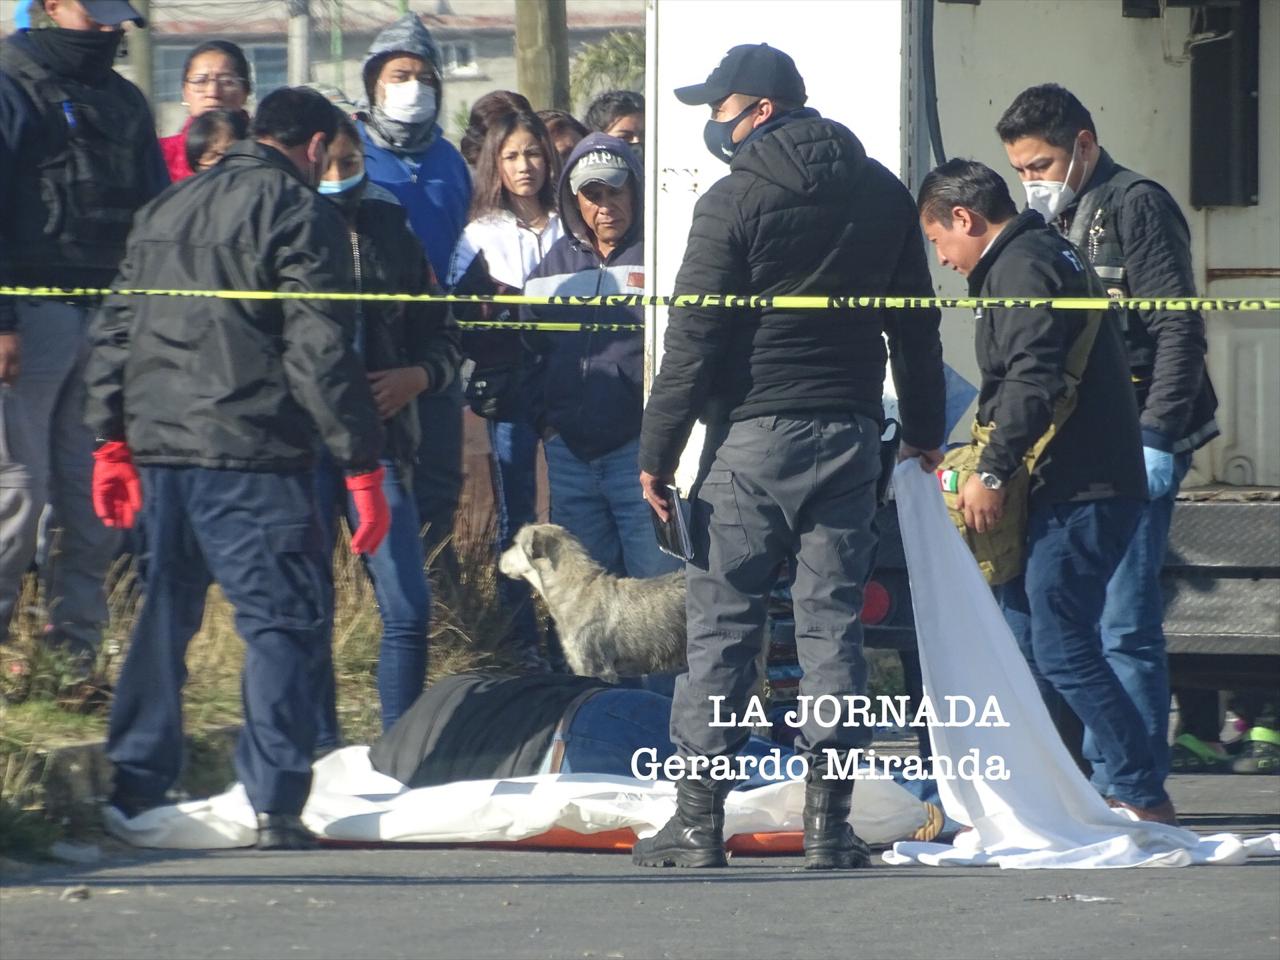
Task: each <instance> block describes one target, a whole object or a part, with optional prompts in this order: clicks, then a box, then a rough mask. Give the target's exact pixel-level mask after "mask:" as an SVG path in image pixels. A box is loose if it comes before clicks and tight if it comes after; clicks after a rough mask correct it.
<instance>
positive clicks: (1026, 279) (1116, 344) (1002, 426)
mask: <svg viewBox="0 0 1280 960" xmlns="http://www.w3.org/2000/svg"><path fill="white" fill-rule="evenodd" d="M969 294H970V296H976V297H1015V296H1016V297H1098V296H1105V294H1104V292H1103V289H1102V286H1101V281H1099V280H1098V278H1097V276H1096V275H1095V274H1094V273H1093V271H1092V270H1091V269H1090V268H1089V267H1088V265H1086V264H1085V263H1084V262H1083V261H1082V260H1081V259H1080V255H1079V254H1078V252H1077V251H1076V249H1075V248H1074V247H1072V246H1071V244H1070V243H1068V242H1067V241H1066V240H1065V239H1064V238H1063V237H1061V236H1060V235H1058V234H1057V233H1056V232H1055V231H1054V230H1053V229H1051V228H1050V227H1049V226H1048V225H1047V224H1046V223H1045V222H1044V219H1043V218H1042V217H1041V216H1040V214H1038V213H1036V212H1035V211H1034V210H1028V211H1026V212H1024V213H1023V214H1022V215H1021V216H1019V217H1018V218H1017V219H1016V220H1013V221H1012V222H1010V223H1009V225H1008V226H1006V227H1005V228H1004V230H1002V231H1001V232H1000V235H999V236H998V237H997V238H996V241H995V243H993V244H992V246H991V249H989V250H988V251H987V252H986V254H985V255H984V256H983V257H982V259H981V260H980V261H978V265H977V267H975V268H974V270H973V272H972V273H970V274H969ZM976 320H977V322H976V324H975V338H976V347H977V354H978V368H979V369H980V370H981V371H982V386H981V388H980V390H979V392H978V420H979V421H980V422H982V423H995V425H996V428H995V430H994V431H993V432H992V437H991V445H990V446H989V447H988V448H987V450H986V452H985V453H984V454H983V456H982V461H981V466H982V469H983V470H985V471H988V472H990V473H994V474H995V475H996V476H998V477H1000V478H1001V479H1007V478H1008V477H1009V475H1010V474H1012V473H1013V471H1014V470H1015V469H1016V468H1017V466H1018V464H1019V463H1020V462H1021V460H1022V458H1023V456H1024V455H1025V454H1026V452H1027V450H1029V449H1030V448H1031V445H1032V444H1034V443H1035V442H1036V440H1038V439H1039V438H1040V437H1041V436H1042V435H1043V434H1044V432H1045V431H1046V430H1047V429H1048V428H1049V424H1050V422H1051V421H1052V419H1053V404H1054V401H1055V400H1057V398H1058V397H1059V396H1061V395H1062V393H1063V391H1064V390H1065V388H1066V380H1065V378H1064V376H1063V372H1064V370H1065V367H1066V361H1067V354H1068V353H1069V352H1070V350H1071V346H1072V344H1074V343H1075V341H1076V338H1077V337H1078V336H1079V335H1080V332H1081V330H1083V329H1084V325H1085V320H1086V314H1085V313H1084V311H1081V310H1054V309H1051V308H1049V307H1017V308H1007V307H991V308H988V309H984V310H979V311H978V312H977V317H976ZM1031 496H1032V499H1033V502H1041V503H1063V502H1067V501H1073V500H1099V499H1103V498H1105V497H1117V496H1121V497H1134V498H1137V499H1140V500H1145V499H1146V497H1147V479H1146V469H1145V467H1144V466H1143V461H1142V442H1141V439H1140V437H1139V433H1138V406H1137V403H1136V402H1135V400H1134V397H1133V390H1132V389H1131V388H1130V386H1129V370H1128V364H1127V363H1126V361H1125V354H1124V342H1123V341H1122V340H1121V338H1120V328H1119V322H1118V321H1117V320H1116V315H1115V313H1114V312H1111V311H1107V312H1106V313H1105V314H1104V315H1103V317H1102V326H1101V327H1100V328H1099V329H1098V334H1097V338H1096V339H1095V340H1094V344H1093V350H1092V352H1091V353H1090V354H1089V360H1088V363H1087V365H1086V366H1085V371H1084V376H1083V377H1082V378H1081V381H1080V387H1079V393H1078V400H1077V404H1076V409H1075V410H1074V412H1072V414H1071V416H1070V417H1069V418H1068V419H1067V422H1066V424H1065V425H1064V426H1063V428H1062V430H1061V432H1060V433H1059V434H1058V435H1057V436H1056V437H1054V438H1053V440H1052V441H1051V442H1050V443H1049V446H1048V448H1047V449H1046V450H1045V452H1044V454H1043V456H1041V458H1040V460H1039V462H1038V463H1037V464H1036V469H1035V472H1034V473H1033V474H1032V482H1031Z"/></svg>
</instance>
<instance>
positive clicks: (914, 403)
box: [640, 109, 945, 476]
mask: <svg viewBox="0 0 1280 960" xmlns="http://www.w3.org/2000/svg"><path fill="white" fill-rule="evenodd" d="M674 292H675V293H676V294H677V295H678V294H688V293H692V294H739V295H741V294H752V295H765V296H776V295H806V296H840V295H848V294H856V295H861V296H884V295H900V296H922V297H928V296H932V295H933V283H932V279H931V277H930V274H929V265H928V261H927V259H926V257H925V250H924V241H923V239H922V237H921V235H920V227H919V224H918V222H917V216H916V208H915V203H914V201H913V200H912V198H911V195H910V194H909V193H908V192H907V188H906V187H904V186H903V185H902V183H901V182H900V181H899V180H898V178H897V177H895V176H894V175H893V174H892V173H890V172H889V171H888V170H887V169H885V168H884V167H883V166H881V165H880V164H879V163H877V162H876V161H875V160H873V159H871V158H869V157H868V156H867V155H866V152H865V151H864V150H863V148H862V144H861V143H859V142H858V139H857V137H855V136H854V135H853V134H852V133H851V132H850V131H849V130H848V129H846V128H845V127H843V126H842V125H840V124H838V123H835V122H834V121H831V120H826V119H824V118H823V117H821V116H819V114H818V113H817V111H815V110H810V109H802V110H797V111H794V112H793V113H790V114H788V115H786V116H784V117H782V118H779V120H778V121H775V122H774V123H772V124H769V125H767V126H765V127H761V128H759V129H757V130H756V131H754V133H753V134H752V135H751V136H750V137H749V138H748V139H747V140H746V141H744V143H743V144H742V145H741V146H740V147H739V148H738V150H737V153H735V155H734V157H733V160H732V162H731V163H730V165H729V175H728V176H727V177H724V178H722V179H721V180H719V181H717V182H716V183H715V184H713V185H712V186H711V188H710V189H709V190H708V191H707V192H706V194H704V195H703V196H702V197H701V198H700V199H699V200H698V203H697V205H696V206H695V208H694V213H693V224H692V226H691V228H690V231H689V242H688V246H687V247H686V249H685V256H684V262H683V264H682V265H681V267H680V272H679V274H678V275H677V277H676V282H675V291H674ZM939 321H940V314H939V311H937V310H935V309H919V310H884V311H882V310H870V309H856V310H855V309H848V310H843V309H830V310H791V309H784V308H778V307H765V308H755V309H734V308H718V307H706V308H683V309H673V310H672V311H671V314H670V322H669V324H668V326H667V332H666V340H665V345H664V354H663V358H662V368H661V370H660V371H659V373H658V377H657V380H656V381H655V383H654V386H653V390H652V392H651V394H650V397H649V403H648V406H647V407H646V408H645V413H644V431H643V434H642V436H641V439H640V466H641V468H642V469H643V470H645V471H647V472H649V473H652V474H654V475H656V476H670V475H671V474H672V473H673V472H674V470H675V468H676V465H677V463H678V462H679V459H680V454H681V452H682V451H683V450H684V447H685V444H686V443H687V442H688V439H689V433H690V431H691V429H692V427H693V422H694V420H695V419H702V420H704V421H706V422H716V421H725V420H745V419H749V418H753V417H761V416H771V415H784V416H811V415H814V414H819V413H825V414H862V415H865V416H868V417H872V418H873V419H875V420H877V421H879V420H880V419H881V418H882V416H883V408H882V394H883V391H884V373H885V360H886V350H885V343H884V336H883V335H884V334H885V333H887V334H888V340H889V344H888V354H887V355H888V357H889V358H890V359H891V361H892V364H893V374H894V383H895V384H896V386H897V390H898V396H899V413H900V416H901V421H902V436H903V440H904V441H905V442H907V443H909V444H911V445H912V446H915V447H918V448H920V449H933V448H936V447H938V446H940V445H941V443H942V440H943V426H944V416H943V415H944V404H945V389H944V381H943V368H942V344H941V341H940V339H939V334H938V325H939Z"/></svg>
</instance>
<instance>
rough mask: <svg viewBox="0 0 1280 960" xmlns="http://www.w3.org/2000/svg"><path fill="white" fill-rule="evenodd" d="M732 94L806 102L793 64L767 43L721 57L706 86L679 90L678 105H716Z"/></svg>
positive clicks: (750, 45) (744, 46) (752, 45)
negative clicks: (679, 103)
mask: <svg viewBox="0 0 1280 960" xmlns="http://www.w3.org/2000/svg"><path fill="white" fill-rule="evenodd" d="M731 93H745V94H747V95H748V96H752V97H776V98H777V99H779V100H786V101H790V102H793V103H804V102H805V100H807V99H809V98H808V95H807V94H806V93H805V92H804V78H803V77H802V76H800V71H799V70H797V69H796V63H795V61H794V60H792V59H791V58H790V57H789V56H787V55H786V54H785V53H783V52H782V51H781V50H775V49H774V48H773V47H771V46H769V45H768V44H767V43H744V44H742V45H741V46H737V47H734V48H733V49H732V50H730V51H729V52H728V53H726V54H725V55H724V59H723V60H721V61H720V65H719V66H718V67H716V68H715V69H714V70H712V71H711V76H709V77H707V79H706V82H705V83H695V84H693V85H692V86H689V87H678V88H677V89H676V99H677V100H679V101H680V102H681V103H688V104H699V103H715V102H716V101H718V100H723V99H724V98H725V97H727V96H729V94H731Z"/></svg>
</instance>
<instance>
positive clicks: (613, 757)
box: [560, 689, 795, 790]
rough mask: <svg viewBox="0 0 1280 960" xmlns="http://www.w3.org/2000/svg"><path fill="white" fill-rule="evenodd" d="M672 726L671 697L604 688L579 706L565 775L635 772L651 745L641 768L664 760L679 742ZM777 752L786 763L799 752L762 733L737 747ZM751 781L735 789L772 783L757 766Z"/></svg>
mask: <svg viewBox="0 0 1280 960" xmlns="http://www.w3.org/2000/svg"><path fill="white" fill-rule="evenodd" d="M670 726H671V700H670V698H669V697H664V696H662V695H661V694H658V693H653V692H651V691H649V690H622V689H619V690H602V691H601V692H599V693H597V694H596V695H595V696H593V697H591V698H590V699H588V700H587V701H586V702H585V703H583V704H582V706H580V707H579V708H578V712H577V713H575V714H574V715H573V720H571V721H570V723H569V729H568V731H567V732H566V733H565V734H564V756H563V758H562V759H561V761H560V772H561V773H604V774H613V775H615V776H620V777H631V776H635V773H634V772H633V770H632V758H633V757H634V756H635V754H636V751H637V750H640V749H642V748H652V749H653V750H655V751H656V753H649V752H648V751H647V750H646V753H645V754H644V755H642V756H641V758H640V764H641V767H640V769H641V770H643V769H644V768H647V767H648V765H649V763H650V761H651V760H652V762H654V763H662V762H663V761H665V760H666V759H667V758H668V757H673V756H675V753H676V745H675V744H674V743H672V742H671V736H670V734H669V731H668V728H669V727H670ZM774 750H777V751H778V752H779V755H780V757H781V760H782V762H783V763H785V762H786V760H787V758H788V757H790V756H794V754H795V751H794V750H791V749H789V748H787V747H782V746H779V745H778V744H776V743H773V742H772V741H769V740H764V739H762V738H760V737H751V738H749V739H748V740H747V742H746V743H745V744H743V746H742V749H741V750H739V751H738V755H739V756H744V757H756V758H760V757H764V756H766V755H768V754H770V753H772V752H773V751H774ZM752 769H753V770H754V771H755V772H753V773H752V775H751V779H749V780H745V781H743V782H742V783H740V784H738V785H737V787H735V789H738V790H750V789H751V788H753V787H762V786H764V785H766V784H767V783H769V782H770V781H768V780H766V779H764V777H762V776H761V775H760V772H759V770H758V769H757V768H755V767H753V768H752Z"/></svg>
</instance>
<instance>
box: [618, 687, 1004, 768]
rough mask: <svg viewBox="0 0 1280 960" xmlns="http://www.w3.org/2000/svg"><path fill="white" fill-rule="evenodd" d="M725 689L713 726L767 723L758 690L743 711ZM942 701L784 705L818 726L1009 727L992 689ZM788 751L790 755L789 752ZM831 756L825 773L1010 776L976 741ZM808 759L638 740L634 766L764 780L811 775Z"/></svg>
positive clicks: (801, 722)
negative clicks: (947, 752)
mask: <svg viewBox="0 0 1280 960" xmlns="http://www.w3.org/2000/svg"><path fill="white" fill-rule="evenodd" d="M725 699H726V698H725V697H721V696H713V697H710V698H709V700H710V703H711V710H712V719H711V722H710V724H709V725H710V726H712V727H747V728H750V727H758V726H768V725H769V720H768V717H767V715H766V713H765V709H764V705H763V704H762V703H761V702H760V700H759V698H757V697H755V696H753V697H751V698H750V699H749V700H748V703H747V708H746V710H744V711H743V712H742V714H741V715H739V714H738V713H737V712H735V711H733V710H729V709H727V708H726V707H725V705H724V701H725ZM943 701H944V703H943V705H942V706H941V708H939V706H938V705H936V704H934V702H933V701H932V700H931V699H930V698H929V697H927V696H926V697H922V698H921V700H920V702H919V704H918V705H917V707H916V709H915V711H914V712H913V711H912V710H911V706H910V698H908V697H905V696H898V697H887V696H878V697H866V696H862V695H855V694H850V695H847V696H841V697H836V696H831V695H824V696H819V697H811V696H801V697H799V698H798V701H797V703H796V707H795V709H794V710H790V711H788V712H787V714H786V716H785V717H784V722H785V723H786V725H787V726H789V727H792V728H800V727H804V726H810V727H812V726H818V727H821V728H824V729H828V730H831V729H835V728H836V727H864V728H869V727H875V726H878V725H879V724H881V723H892V724H895V725H896V726H899V727H908V726H910V727H925V726H929V727H970V726H972V727H1008V726H1009V722H1008V721H1007V720H1005V718H1004V714H1003V713H1002V712H1001V710H1000V704H999V703H998V702H997V701H996V698H995V697H988V698H987V700H986V703H984V704H983V705H982V707H981V708H979V706H978V704H977V703H975V702H974V701H973V699H972V698H970V697H965V696H947V697H944V698H943ZM784 754H785V755H784ZM823 754H824V755H825V759H826V773H825V774H824V779H827V780H891V779H893V778H894V776H895V774H896V775H898V776H900V777H902V778H903V779H905V780H922V779H929V778H936V779H940V780H970V781H974V780H1008V779H1009V772H1008V770H1006V769H1005V764H1004V758H1003V757H1000V756H996V755H994V754H993V755H988V756H985V757H984V756H983V755H982V754H981V753H980V752H979V751H978V750H977V748H973V749H970V750H969V751H968V752H966V753H965V754H963V755H961V756H958V757H953V756H936V755H935V756H933V757H930V758H929V759H927V760H922V759H921V758H920V757H917V756H907V757H900V756H894V755H889V756H879V755H877V754H876V751H875V750H862V749H859V748H853V749H844V748H836V747H828V748H825V749H824V750H823ZM808 771H809V762H808V760H807V759H806V758H805V757H803V756H801V755H799V754H795V753H792V752H791V751H789V750H787V751H784V750H783V749H782V748H780V747H775V748H774V749H772V750H768V751H765V752H764V753H762V754H760V753H757V754H755V755H749V754H741V755H738V756H716V757H700V756H690V757H686V756H679V755H676V756H670V757H667V758H666V759H665V760H659V759H658V750H657V749H656V748H654V747H641V748H640V749H639V750H636V751H635V753H634V754H632V757H631V773H632V775H633V776H634V777H636V778H638V779H640V780H656V779H664V780H682V779H689V780H699V779H702V778H703V777H706V778H708V779H711V780H747V779H750V778H752V777H753V776H758V777H759V778H760V779H763V780H770V781H772V780H799V779H804V778H805V777H806V776H807V775H808Z"/></svg>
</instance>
